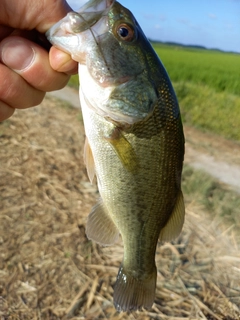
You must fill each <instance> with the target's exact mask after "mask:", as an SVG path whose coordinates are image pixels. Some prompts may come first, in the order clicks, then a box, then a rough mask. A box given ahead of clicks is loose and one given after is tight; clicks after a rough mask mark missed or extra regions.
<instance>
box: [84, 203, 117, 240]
mask: <svg viewBox="0 0 240 320" xmlns="http://www.w3.org/2000/svg"><path fill="white" fill-rule="evenodd" d="M86 235H87V237H88V238H89V239H91V240H94V241H96V242H97V243H99V244H101V245H105V246H107V245H111V244H113V243H115V242H116V241H117V240H118V236H119V231H118V229H117V227H116V226H115V224H114V222H113V221H112V219H111V217H110V216H109V213H108V211H107V208H106V207H105V206H104V204H103V202H102V201H100V202H99V203H97V204H96V205H95V206H94V207H93V208H92V211H91V212H90V214H89V216H88V220H87V226H86Z"/></svg>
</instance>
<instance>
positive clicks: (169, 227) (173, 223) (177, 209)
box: [159, 190, 185, 241]
mask: <svg viewBox="0 0 240 320" xmlns="http://www.w3.org/2000/svg"><path fill="white" fill-rule="evenodd" d="M184 216H185V207H184V200H183V194H182V191H181V190H180V191H179V193H178V197H177V201H176V203H175V206H174V209H173V212H172V214H171V216H170V218H169V219H168V222H167V224H166V225H165V227H164V228H163V229H162V230H161V232H160V235H159V240H160V241H170V240H172V239H174V238H176V237H178V236H179V234H180V232H181V230H182V227H183V223H184Z"/></svg>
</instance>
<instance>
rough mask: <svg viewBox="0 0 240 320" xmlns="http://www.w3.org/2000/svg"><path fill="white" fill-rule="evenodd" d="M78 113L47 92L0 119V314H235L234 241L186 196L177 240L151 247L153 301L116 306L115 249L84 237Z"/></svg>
mask: <svg viewBox="0 0 240 320" xmlns="http://www.w3.org/2000/svg"><path fill="white" fill-rule="evenodd" d="M79 119H80V117H79V115H78V111H77V110H73V109H71V108H63V107H62V106H60V103H59V102H57V101H56V100H54V99H51V100H49V99H47V100H45V102H44V103H43V104H42V105H41V106H40V107H37V108H34V109H29V110H25V111H21V112H18V113H17V114H16V115H15V116H13V117H12V118H11V119H10V120H8V121H6V122H4V123H2V124H0V158H1V167H0V319H1V320H13V319H14V320H15V319H24V320H27V319H31V320H32V319H34V320H35V319H44V320H47V319H51V320H53V319H76V320H77V319H79V320H80V319H111V320H120V319H140V320H143V319H161V320H165V319H166V320H167V319H169V320H170V319H171V320H174V319H175V320H182V319H192V320H193V319H213V320H215V319H216V320H219V319H225V320H231V319H234V320H236V319H240V281H239V278H240V252H239V243H236V238H235V236H234V232H233V229H231V228H230V229H228V230H224V229H223V228H222V227H220V225H219V223H218V222H217V221H209V218H208V217H207V215H206V214H204V213H203V212H201V210H200V208H196V207H194V206H193V205H191V204H188V206H187V216H186V223H185V226H184V230H183V232H182V234H181V236H180V238H179V239H178V240H177V241H176V242H174V243H166V244H164V245H162V246H160V245H159V247H158V248H157V255H156V262H157V268H158V280H157V290H156V299H155V303H154V305H153V308H152V309H151V310H149V311H148V312H147V311H144V312H135V313H132V314H126V313H120V314H119V313H117V312H116V310H115V309H114V307H113V305H112V294H113V289H112V286H113V284H114V282H115V278H116V275H117V271H118V266H119V264H120V262H121V259H122V255H123V248H122V244H121V242H120V243H119V244H117V245H116V246H112V247H107V248H102V247H99V246H97V245H96V244H95V243H91V242H90V241H88V240H87V239H86V236H85V222H86V217H87V215H88V212H89V210H90V208H91V206H92V205H93V204H94V203H95V200H96V197H97V190H96V188H95V187H93V186H91V185H90V184H89V182H88V179H87V177H86V173H85V169H84V166H83V163H82V149H83V141H84V133H83V125H82V123H81V121H79Z"/></svg>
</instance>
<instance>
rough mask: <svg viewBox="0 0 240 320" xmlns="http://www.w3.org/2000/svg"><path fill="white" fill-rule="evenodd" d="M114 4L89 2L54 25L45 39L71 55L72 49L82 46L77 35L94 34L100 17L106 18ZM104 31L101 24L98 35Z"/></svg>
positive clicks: (100, 0)
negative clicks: (85, 32) (88, 31)
mask: <svg viewBox="0 0 240 320" xmlns="http://www.w3.org/2000/svg"><path fill="white" fill-rule="evenodd" d="M114 3H115V0H90V1H88V2H87V3H85V4H84V5H83V6H82V7H81V8H80V10H79V12H74V11H71V12H69V13H68V14H67V15H66V17H64V18H63V19H62V20H60V21H59V22H57V23H56V24H54V25H53V26H52V27H51V28H50V29H49V30H48V31H47V32H46V37H47V38H48V40H49V41H50V42H51V43H53V44H57V47H58V48H59V49H62V50H63V51H65V52H67V53H69V54H71V53H72V49H75V48H79V47H80V46H81V44H82V41H81V39H80V37H79V34H80V33H82V32H84V31H87V30H91V32H92V33H93V34H96V31H95V28H94V27H95V25H96V24H97V25H98V26H97V28H98V29H99V24H98V22H99V21H100V20H101V18H102V17H107V15H108V12H109V10H110V9H111V7H112V6H113V5H114ZM97 28H96V29H97ZM105 29H106V25H105V24H102V28H101V29H100V33H104V32H106V31H107V29H106V30H105ZM98 32H99V31H98Z"/></svg>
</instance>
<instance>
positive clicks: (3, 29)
mask: <svg viewBox="0 0 240 320" xmlns="http://www.w3.org/2000/svg"><path fill="white" fill-rule="evenodd" d="M69 11H71V8H70V7H69V6H68V5H67V3H66V2H65V1H64V0H59V1H55V0H48V1H44V0H35V1H32V0H21V1H15V0H1V3H0V121H3V120H5V119H7V118H9V117H10V116H11V115H12V114H13V113H14V110H15V108H19V109H21V108H28V107H31V106H35V105H38V104H39V103H40V102H41V101H42V100H43V98H44V96H45V93H46V92H47V91H53V90H57V89H61V88H62V87H64V86H65V85H66V84H67V82H68V79H69V75H70V74H74V73H76V72H77V63H76V62H74V61H73V60H72V59H71V57H70V56H69V55H68V54H66V53H64V52H62V51H60V50H58V49H56V48H54V47H51V49H50V51H49V52H48V50H46V44H47V42H46V39H45V36H44V34H45V32H46V31H47V30H48V29H49V28H50V27H51V26H52V25H53V24H54V23H56V22H57V21H58V20H60V19H61V18H63V17H64V16H65V15H66V14H67V12H69Z"/></svg>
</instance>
